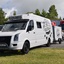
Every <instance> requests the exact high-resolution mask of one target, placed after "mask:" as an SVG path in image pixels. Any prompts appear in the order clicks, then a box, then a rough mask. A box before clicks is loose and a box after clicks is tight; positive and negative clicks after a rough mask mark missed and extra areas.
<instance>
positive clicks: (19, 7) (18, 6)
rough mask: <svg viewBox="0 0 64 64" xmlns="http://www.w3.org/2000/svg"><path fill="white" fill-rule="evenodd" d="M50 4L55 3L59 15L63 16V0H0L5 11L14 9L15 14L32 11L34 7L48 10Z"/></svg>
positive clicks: (0, 5) (0, 4)
mask: <svg viewBox="0 0 64 64" xmlns="http://www.w3.org/2000/svg"><path fill="white" fill-rule="evenodd" d="M51 5H55V6H56V9H57V12H58V14H59V17H60V16H61V17H64V0H0V7H1V8H3V10H4V11H5V12H9V11H10V10H12V9H14V10H16V11H17V14H23V13H26V12H34V11H35V10H36V9H39V10H40V11H42V9H44V10H46V11H48V9H49V7H50V6H51Z"/></svg>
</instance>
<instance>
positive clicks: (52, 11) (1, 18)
mask: <svg viewBox="0 0 64 64" xmlns="http://www.w3.org/2000/svg"><path fill="white" fill-rule="evenodd" d="M27 13H34V14H36V15H39V16H42V17H46V18H49V19H51V20H61V17H60V18H58V12H57V9H56V7H55V5H51V6H50V8H49V10H48V12H46V11H45V10H44V9H43V10H42V12H40V11H39V9H36V10H35V12H27ZM5 14H6V13H5V12H4V11H3V9H2V8H0V24H3V23H4V22H5V21H6V20H7V19H5ZM13 15H16V11H14V12H13ZM63 19H64V18H63Z"/></svg>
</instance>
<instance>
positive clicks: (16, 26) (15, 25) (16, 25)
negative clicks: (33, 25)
mask: <svg viewBox="0 0 64 64" xmlns="http://www.w3.org/2000/svg"><path fill="white" fill-rule="evenodd" d="M26 25H27V21H25V22H24V21H23V22H11V23H7V24H5V25H4V26H3V28H2V31H16V30H25V28H26Z"/></svg>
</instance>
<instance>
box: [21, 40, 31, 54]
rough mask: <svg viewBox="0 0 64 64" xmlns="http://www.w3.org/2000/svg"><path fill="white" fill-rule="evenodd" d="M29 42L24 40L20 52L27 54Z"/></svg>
mask: <svg viewBox="0 0 64 64" xmlns="http://www.w3.org/2000/svg"><path fill="white" fill-rule="evenodd" d="M29 48H30V44H29V43H28V41H26V42H25V43H24V45H23V49H22V53H23V54H27V53H28V52H29Z"/></svg>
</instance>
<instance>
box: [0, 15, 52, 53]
mask: <svg viewBox="0 0 64 64" xmlns="http://www.w3.org/2000/svg"><path fill="white" fill-rule="evenodd" d="M50 43H53V29H52V24H51V21H50V20H49V19H47V18H44V17H41V16H37V15H34V14H23V15H21V16H11V17H9V20H8V21H7V22H6V23H5V24H4V26H3V28H2V30H1V31H0V52H3V51H5V50H21V51H22V53H23V54H27V53H28V52H29V49H30V48H32V47H36V46H40V45H44V44H45V45H46V46H48V47H49V46H50Z"/></svg>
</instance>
